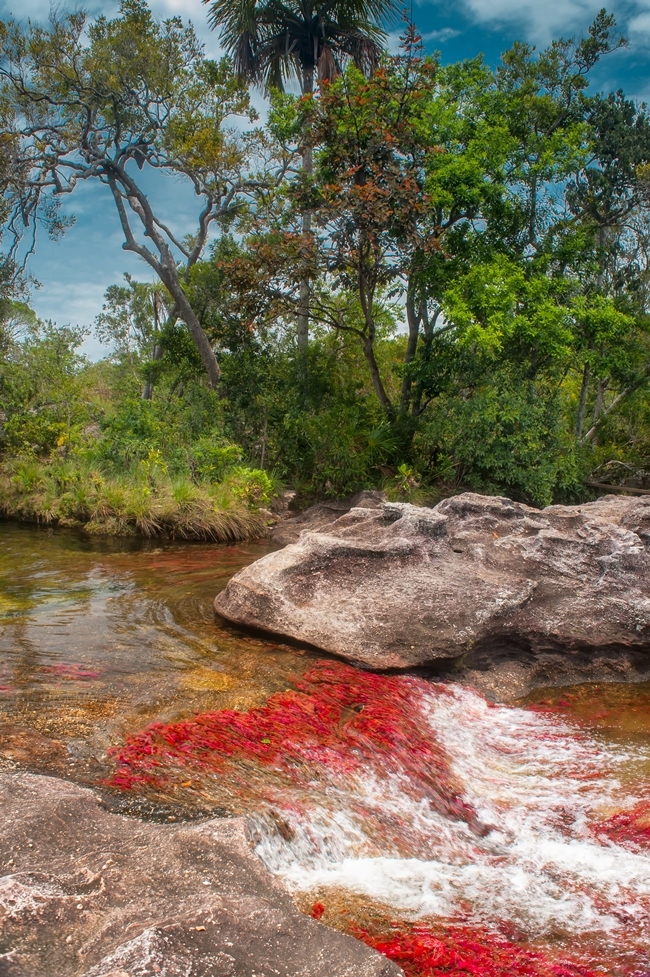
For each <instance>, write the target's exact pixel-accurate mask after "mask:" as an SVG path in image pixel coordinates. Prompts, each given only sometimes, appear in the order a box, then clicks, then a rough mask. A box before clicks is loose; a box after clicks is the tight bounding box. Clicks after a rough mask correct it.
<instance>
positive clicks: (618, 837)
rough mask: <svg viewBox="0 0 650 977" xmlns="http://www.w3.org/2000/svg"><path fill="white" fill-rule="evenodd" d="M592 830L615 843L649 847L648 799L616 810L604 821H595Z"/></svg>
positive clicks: (649, 808) (649, 805)
mask: <svg viewBox="0 0 650 977" xmlns="http://www.w3.org/2000/svg"><path fill="white" fill-rule="evenodd" d="M594 831H595V832H596V833H597V834H599V835H603V836H605V837H607V838H609V839H610V840H611V841H614V842H616V844H617V845H630V844H632V845H639V846H641V847H643V848H650V801H647V800H646V801H640V802H639V803H638V804H635V806H634V807H633V808H630V809H629V810H627V811H625V810H623V811H618V812H617V813H616V814H613V815H612V816H611V817H609V818H607V819H606V820H605V821H600V822H597V823H596V824H595V825H594Z"/></svg>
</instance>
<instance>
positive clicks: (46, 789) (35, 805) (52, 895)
mask: <svg viewBox="0 0 650 977" xmlns="http://www.w3.org/2000/svg"><path fill="white" fill-rule="evenodd" d="M0 934H1V935H0V975H1V977H55V975H56V977H254V975H256V977H272V975H273V977H275V975H282V977H397V975H399V974H401V973H402V972H401V970H399V968H398V967H396V966H395V964H393V963H390V962H389V961H388V960H386V958H385V957H382V956H380V955H379V954H378V953H376V952H375V951H374V950H371V949H370V948H368V947H366V946H364V945H363V944H362V943H359V942H357V941H356V940H354V939H352V937H349V936H345V935H344V934H342V933H338V932H335V931H334V930H330V929H328V928H327V927H325V926H323V925H322V924H320V923H317V922H316V921H315V920H313V919H310V918H309V917H307V916H303V915H301V914H300V913H299V912H298V910H297V909H296V907H295V906H294V904H293V902H292V901H291V899H290V898H289V896H288V895H287V894H286V892H285V891H284V890H283V889H282V888H281V887H280V886H279V884H278V883H277V882H276V880H274V879H273V878H272V877H271V876H270V875H269V874H268V873H267V872H266V870H265V869H264V868H263V866H262V864H261V863H260V862H259V861H258V860H257V858H256V857H255V856H254V855H253V853H252V852H251V849H250V846H249V844H248V842H247V840H246V837H245V831H244V823H243V821H242V820H241V819H228V820H209V821H202V822H193V823H190V824H174V825H160V824H152V823H147V822H142V821H137V820H135V819H133V818H127V817H122V816H117V815H114V814H110V813H108V812H107V811H106V810H104V809H103V808H102V807H101V806H100V804H99V803H98V800H97V799H96V797H95V796H94V794H93V792H92V791H90V790H86V789H84V788H81V787H76V786H74V785H73V784H70V783H67V782H65V781H62V780H56V779H54V778H51V777H43V776H39V775H34V774H27V773H2V774H0Z"/></svg>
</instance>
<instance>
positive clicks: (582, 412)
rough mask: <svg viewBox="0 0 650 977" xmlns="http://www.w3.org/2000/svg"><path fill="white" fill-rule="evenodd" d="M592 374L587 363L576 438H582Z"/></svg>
mask: <svg viewBox="0 0 650 977" xmlns="http://www.w3.org/2000/svg"><path fill="white" fill-rule="evenodd" d="M590 373H591V368H590V366H589V364H588V363H585V368H584V370H583V371H582V386H581V387H580V399H579V401H578V417H577V419H576V437H577V438H581V437H582V430H583V428H584V423H585V408H586V406H587V391H588V390H589V374H590Z"/></svg>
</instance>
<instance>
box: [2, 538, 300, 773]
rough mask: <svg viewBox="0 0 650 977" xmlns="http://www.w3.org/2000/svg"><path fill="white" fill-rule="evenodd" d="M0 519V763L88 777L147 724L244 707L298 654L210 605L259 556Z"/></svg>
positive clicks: (278, 680) (296, 661)
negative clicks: (235, 627) (229, 621)
mask: <svg viewBox="0 0 650 977" xmlns="http://www.w3.org/2000/svg"><path fill="white" fill-rule="evenodd" d="M269 548H270V547H269V545H268V544H265V543H247V544H240V545H237V546H204V545H200V544H174V543H169V544H164V543H163V544H161V543H160V541H156V542H155V543H152V542H150V541H143V540H112V539H101V538H93V537H87V538H84V537H83V536H81V535H77V534H75V533H72V532H69V531H64V530H61V531H57V530H52V529H40V528H38V527H34V526H29V525H28V526H25V525H16V524H12V523H2V522H0V763H2V764H4V765H5V766H7V765H9V766H11V765H13V764H19V765H20V766H21V767H25V768H27V769H30V770H32V771H42V772H47V773H55V774H58V775H60V776H65V777H68V778H71V779H73V780H75V781H77V782H79V783H95V782H97V781H98V780H99V779H101V778H102V777H103V776H105V775H106V773H107V772H108V770H109V767H108V766H107V763H106V750H107V748H108V747H109V746H110V745H111V744H112V743H116V742H119V741H120V739H121V738H122V737H123V736H124V735H126V733H128V732H129V731H131V730H133V729H139V728H140V727H141V726H143V725H145V724H146V723H147V722H149V721H150V720H152V719H154V718H156V719H162V720H164V721H175V720H178V719H181V718H183V717H185V716H189V715H193V714H194V713H196V712H201V711H204V710H207V709H219V708H226V707H228V708H235V709H241V710H245V709H249V708H251V707H252V706H255V705H258V704H261V703H263V702H264V701H265V700H266V699H267V698H268V696H269V695H270V694H272V693H273V692H276V691H278V690H280V689H285V688H286V687H287V683H288V681H289V679H290V677H291V676H292V675H293V674H294V673H300V672H301V671H303V669H304V667H305V664H306V662H307V661H308V660H309V657H310V656H309V653H305V652H302V651H299V650H297V649H292V648H287V647H282V646H279V645H277V644H274V643H271V642H268V641H265V640H260V639H257V638H253V637H250V636H242V635H237V634H235V633H234V632H233V631H232V630H231V629H229V628H227V627H226V626H225V625H222V624H219V623H218V622H217V621H216V620H215V617H214V614H213V611H212V602H213V600H214V597H215V595H216V594H217V593H218V591H220V590H221V589H222V588H223V587H224V586H225V584H226V583H227V581H228V580H229V578H230V577H231V576H232V574H233V573H234V572H235V571H236V570H238V569H239V568H240V567H242V566H245V565H247V564H248V563H251V562H252V561H253V560H255V559H257V558H258V557H260V556H262V555H263V554H264V553H266V552H268V551H269Z"/></svg>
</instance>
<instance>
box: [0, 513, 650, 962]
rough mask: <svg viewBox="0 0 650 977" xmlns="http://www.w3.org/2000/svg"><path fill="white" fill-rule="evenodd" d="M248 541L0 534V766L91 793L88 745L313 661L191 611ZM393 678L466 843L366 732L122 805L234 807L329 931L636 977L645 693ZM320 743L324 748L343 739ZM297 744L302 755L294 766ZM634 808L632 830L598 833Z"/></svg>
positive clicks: (649, 752)
mask: <svg viewBox="0 0 650 977" xmlns="http://www.w3.org/2000/svg"><path fill="white" fill-rule="evenodd" d="M268 549H269V547H268V546H267V545H265V544H247V545H240V546H233V547H223V546H203V545H191V544H187V545H178V544H171V543H170V544H162V545H161V544H160V543H159V542H158V543H156V544H151V543H144V542H142V541H106V540H97V539H84V538H83V537H81V536H77V535H75V534H72V533H67V532H57V531H52V530H49V531H48V530H42V529H38V528H36V527H29V526H28V527H25V526H17V525H12V524H6V523H5V524H0V765H2V766H5V767H9V768H12V767H21V768H26V769H30V770H36V771H42V772H47V773H54V774H56V775H59V776H64V777H68V778H70V779H73V780H75V781H77V782H79V783H91V784H97V783H102V782H104V781H105V780H106V778H107V777H109V776H110V774H111V771H112V770H113V769H114V759H113V758H112V757H111V756H110V755H107V751H109V750H110V749H111V748H112V747H118V748H119V746H120V744H122V743H124V741H125V739H127V738H128V736H129V735H130V734H133V733H137V731H139V730H142V729H143V728H146V727H147V726H148V724H150V723H151V722H152V721H153V720H156V721H159V722H162V723H166V724H172V726H173V725H174V724H178V723H181V722H183V721H188V722H190V723H191V722H192V721H193V717H195V716H196V715H197V714H204V713H215V712H218V711H219V710H224V709H235V710H237V711H239V712H242V713H249V712H250V710H253V709H255V708H256V707H262V706H264V704H265V703H267V702H268V700H269V697H271V696H273V695H274V694H276V693H285V692H286V690H287V689H291V688H294V687H295V686H296V683H297V682H298V681H299V679H300V676H303V675H304V674H305V673H306V672H308V670H309V669H311V668H312V667H313V666H314V664H315V662H316V661H317V660H318V659H322V656H319V655H317V654H315V653H313V652H309V651H303V650H300V649H297V648H292V647H288V646H283V645H281V644H277V643H274V642H270V641H265V640H263V639H260V638H256V637H252V636H249V635H243V634H240V633H238V632H236V631H235V630H233V629H230V628H228V627H226V626H225V625H223V624H220V623H218V622H217V621H215V619H214V616H213V613H212V601H213V599H214V596H215V594H216V593H217V592H218V591H219V590H220V589H221V588H222V587H223V586H224V585H225V583H226V582H227V580H228V579H229V577H230V576H231V575H232V573H234V572H235V571H236V570H237V569H238V568H239V567H241V566H244V565H246V564H247V563H249V562H251V561H252V560H254V559H256V558H258V557H259V556H261V555H263V554H264V553H265V552H268ZM397 681H398V683H401V684H400V688H401V689H402V691H403V692H404V694H405V695H406V697H407V698H408V699H409V701H411V702H412V706H413V713H414V715H416V716H417V721H418V724H419V728H420V729H421V730H422V731H423V732H422V735H423V736H424V737H425V738H426V737H429V739H430V741H431V742H432V743H433V742H435V743H436V744H437V748H439V749H440V750H441V751H442V754H444V755H445V756H446V757H447V758H448V761H449V769H450V777H451V778H452V779H453V782H454V783H455V784H457V785H458V787H457V789H458V792H459V795H460V797H461V798H462V801H463V802H464V803H466V804H467V805H468V807H470V808H472V809H473V810H474V811H475V812H476V814H477V816H478V822H479V823H480V825H482V830H481V831H477V830H476V826H472V824H470V823H468V822H467V820H463V818H455V817H449V816H447V815H446V814H445V812H444V811H441V809H440V808H439V807H436V805H435V804H433V803H432V802H431V798H430V797H428V796H427V795H426V793H425V792H424V793H423V791H422V789H421V785H420V784H419V783H417V782H415V781H414V780H413V779H412V777H411V775H410V773H409V766H408V764H407V763H406V758H405V762H404V763H402V764H401V761H400V756H399V755H398V753H394V754H392V755H391V756H390V757H388V756H387V755H386V754H382V752H381V746H380V745H379V741H378V745H377V748H376V752H375V753H373V752H372V749H371V750H370V752H366V754H364V756H365V759H364V760H363V763H362V764H358V765H357V768H356V769H355V770H354V772H350V770H349V769H348V767H346V765H345V764H342V765H341V766H340V767H339V766H337V764H336V763H334V764H332V766H331V768H329V769H325V768H324V767H323V768H322V772H319V771H318V768H316V773H315V774H313V775H312V774H310V776H309V777H308V778H307V779H305V776H303V775H301V776H302V779H300V778H299V777H294V778H293V779H292V778H291V777H290V778H288V779H287V777H286V776H284V775H283V776H280V774H279V773H278V771H276V770H274V769H273V766H272V764H265V763H261V762H258V761H257V760H256V761H254V762H253V761H252V760H251V761H250V762H248V761H247V762H246V763H245V764H244V766H243V767H242V768H241V769H237V763H239V762H240V761H234V760H233V762H232V770H231V774H230V776H229V777H224V776H223V775H220V776H219V777H217V776H213V775H211V774H210V771H209V769H208V770H207V771H206V770H203V772H199V773H197V770H196V769H194V770H192V771H191V775H190V774H188V773H187V771H184V770H183V769H182V768H179V769H174V770H171V772H170V779H169V784H168V786H167V787H163V788H158V789H156V790H153V791H152V790H151V789H145V788H143V789H142V792H141V796H140V797H139V798H138V797H136V798H135V799H134V798H133V797H132V796H131V797H130V801H129V803H133V802H134V800H135V801H137V800H140V801H142V800H146V801H147V803H149V804H150V805H155V804H158V805H159V807H158V808H156V811H158V813H160V812H161V811H162V814H163V816H164V817H168V818H170V819H172V818H176V817H180V816H191V815H192V813H197V812H199V813H208V812H209V811H211V810H212V811H214V810H215V809H219V810H220V809H222V808H224V807H226V808H227V809H230V810H234V811H239V812H241V811H244V812H245V813H247V815H248V816H249V820H250V825H251V836H252V839H253V841H254V844H255V847H256V850H257V852H258V854H259V856H260V857H261V858H262V860H263V861H264V862H265V864H266V865H267V866H268V867H269V869H270V870H271V871H273V872H275V873H277V874H278V875H280V876H281V877H282V878H283V879H284V881H285V884H286V885H287V886H288V887H289V889H290V890H291V891H293V893H294V895H295V898H296V901H297V902H298V904H299V905H301V906H303V907H304V908H305V909H306V910H308V911H309V910H310V908H311V907H313V906H314V905H317V906H318V907H319V914H320V912H321V911H322V910H323V909H324V910H325V915H324V919H325V921H328V922H332V923H333V924H334V925H341V922H340V920H341V919H343V918H344V919H345V920H347V921H348V923H349V922H350V920H352V922H353V923H354V924H355V925H357V924H358V925H361V924H364V925H365V921H367V919H368V918H370V917H372V916H373V914H374V916H375V917H376V916H380V917H382V916H383V918H384V919H390V920H392V921H395V920H398V921H399V920H401V921H402V922H403V923H404V925H407V926H408V925H413V924H414V923H423V924H424V923H426V924H427V925H430V926H435V925H438V924H441V923H451V924H457V923H462V925H464V926H470V927H475V928H476V930H477V932H478V931H485V932H493V933H500V934H504V933H505V934H506V935H507V936H508V938H509V939H511V940H514V941H516V942H517V944H518V945H519V944H521V945H524V946H528V947H531V948H536V949H540V948H541V949H542V950H543V951H544V953H548V954H551V956H553V957H554V958H555V957H556V956H557V957H558V958H559V959H564V958H565V957H571V958H572V959H577V960H578V961H579V962H580V963H582V964H584V965H585V966H586V965H589V966H590V967H593V969H594V972H597V973H602V974H612V975H613V974H625V975H630V974H638V975H647V973H648V972H649V971H650V949H649V948H650V806H648V807H647V811H648V814H647V821H648V840H647V841H644V836H643V829H644V826H645V821H644V820H643V818H644V817H645V815H644V814H643V811H645V808H643V805H649V802H650V684H649V683H646V684H643V685H638V686H608V685H600V686H598V685H586V686H581V687H576V688H574V689H569V690H567V689H556V690H553V689H549V690H544V691H542V692H539V693H536V694H534V695H532V696H530V697H529V698H528V699H527V700H526V701H524V702H521V703H519V704H515V705H513V706H497V707H495V706H491V705H489V704H488V703H486V701H485V700H484V699H483V698H482V697H481V696H480V695H478V694H476V693H475V692H473V691H472V690H470V689H465V688H463V687H462V686H452V687H443V686H440V685H435V684H429V683H427V682H425V681H424V680H422V679H413V678H408V677H405V678H403V679H398V680H397ZM276 700H277V696H276ZM276 700H272V701H276ZM301 701H303V703H304V702H305V701H307V700H306V699H303V700H301ZM359 715H363V713H360V712H358V711H355V708H354V707H352V708H348V707H346V708H345V709H343V710H342V711H341V716H340V720H339V723H338V725H339V726H340V727H341V728H342V729H343V730H351V731H352V733H353V732H354V728H355V723H357V716H359ZM309 735H310V736H311V733H310V734H309ZM351 735H352V734H351ZM346 736H347V733H346ZM330 740H331V742H330V744H329V745H330V747H331V748H333V749H336V748H341V749H343V746H341V744H345V743H346V742H348V741H349V740H350V737H348V739H347V740H346V738H345V737H344V736H343V735H341V736H340V737H339V738H338V739H337V738H336V737H334V739H333V740H332V739H331V737H330ZM332 742H333V743H334V747H332ZM261 743H269V744H270V739H267V738H266V737H265V738H264V739H262V740H261ZM337 743H338V744H339V747H337V746H336V744H337ZM366 745H367V744H366ZM258 746H259V744H258ZM316 746H318V744H317V743H316V744H315V743H313V742H311V741H305V742H302V743H301V744H299V747H300V750H302V754H301V755H302V756H306V755H307V753H308V752H309V751H310V750H312V749H314V748H315V747H316ZM371 746H372V744H371ZM345 748H349V747H345ZM389 761H390V762H389ZM400 764H401V765H400ZM305 769H307V768H305ZM309 769H310V770H311V768H309ZM242 785H243V786H242ZM136 793H137V792H136ZM114 794H115V796H117V792H114ZM132 794H133V792H131V795H132ZM635 805H636V806H637V807H639V805H640V806H641V807H640V809H641V810H642V816H641V817H640V820H639V824H640V826H641V829H642V830H641V832H640V833H639V832H637V834H636V835H634V834H631V835H630V836H629V837H628V836H626V835H625V834H624V833H623V834H622V835H616V834H612V833H611V832H609V833H608V832H607V831H606V830H604V827H605V826H607V825H608V824H609V822H610V820H611V818H612V817H614V818H616V816H618V815H619V814H620V812H625V811H629V810H632V809H635ZM147 810H153V808H151V807H150V808H147ZM346 925H347V924H346ZM430 972H431V973H433V972H434V971H430ZM437 972H438V971H435V973H437ZM441 972H442V971H441ZM490 972H492V971H490ZM494 972H495V973H496V972H497V971H496V970H495V971H494ZM501 972H502V971H499V973H501ZM512 972H513V973H515V971H514V970H513V971H512ZM516 972H517V973H520V972H521V973H524V972H525V973H528V972H529V971H527V970H526V971H516ZM412 973H418V974H419V973H424V971H416V970H413V971H412ZM486 973H487V971H486ZM530 973H537V971H536V970H534V969H531V970H530ZM545 973H546V971H545Z"/></svg>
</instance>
